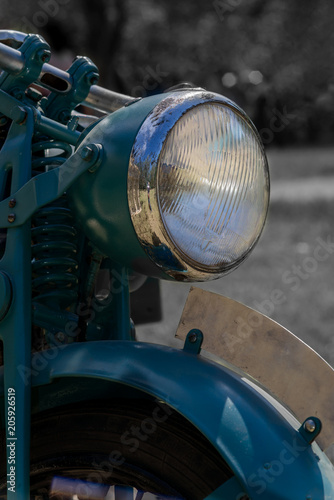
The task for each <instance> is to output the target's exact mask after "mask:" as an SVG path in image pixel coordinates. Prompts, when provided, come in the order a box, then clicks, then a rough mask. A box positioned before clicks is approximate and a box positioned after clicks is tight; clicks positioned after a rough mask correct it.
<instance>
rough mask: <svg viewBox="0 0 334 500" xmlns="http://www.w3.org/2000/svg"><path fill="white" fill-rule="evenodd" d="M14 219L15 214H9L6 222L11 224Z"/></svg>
mask: <svg viewBox="0 0 334 500" xmlns="http://www.w3.org/2000/svg"><path fill="white" fill-rule="evenodd" d="M15 219H16V215H15V214H9V215H8V222H9V223H10V224H12V223H13V222H14V221H15Z"/></svg>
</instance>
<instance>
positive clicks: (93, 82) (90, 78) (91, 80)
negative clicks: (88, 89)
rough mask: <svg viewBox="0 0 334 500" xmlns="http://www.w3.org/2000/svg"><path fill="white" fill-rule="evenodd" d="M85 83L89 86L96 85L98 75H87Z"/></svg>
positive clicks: (92, 73)
mask: <svg viewBox="0 0 334 500" xmlns="http://www.w3.org/2000/svg"><path fill="white" fill-rule="evenodd" d="M87 81H88V83H89V85H96V84H97V82H98V81H99V75H98V73H94V72H90V73H88V75H87Z"/></svg>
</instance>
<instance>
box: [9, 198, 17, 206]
mask: <svg viewBox="0 0 334 500" xmlns="http://www.w3.org/2000/svg"><path fill="white" fill-rule="evenodd" d="M15 205H16V200H15V198H12V199H11V200H9V203H8V206H9V208H14V207H15Z"/></svg>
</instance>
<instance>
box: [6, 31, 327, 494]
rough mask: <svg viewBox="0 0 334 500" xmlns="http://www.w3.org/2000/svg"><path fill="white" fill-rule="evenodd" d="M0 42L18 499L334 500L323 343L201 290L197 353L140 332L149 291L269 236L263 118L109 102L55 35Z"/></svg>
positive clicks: (199, 95)
mask: <svg viewBox="0 0 334 500" xmlns="http://www.w3.org/2000/svg"><path fill="white" fill-rule="evenodd" d="M0 42H1V43H0V68H1V70H2V72H1V74H0V147H1V149H0V190H1V198H0V227H1V228H2V229H1V240H0V241H1V245H0V252H1V256H0V257H1V260H0V338H1V340H2V363H1V365H2V366H1V372H0V376H1V384H0V390H1V398H2V399H1V400H2V406H1V417H2V418H1V423H2V434H1V459H0V466H1V476H0V477H1V485H0V488H1V495H2V498H12V499H22V500H26V499H27V498H32V499H35V500H37V499H44V498H55V499H56V498H59V499H60V498H62V499H67V498H71V499H73V500H74V499H102V498H106V499H115V500H130V499H131V500H134V499H136V500H140V499H144V500H149V499H158V498H159V499H162V498H163V499H168V498H169V499H174V500H176V499H187V500H203V499H206V500H237V499H239V500H241V499H243V500H245V499H251V500H257V499H270V500H284V499H286V500H288V499H289V500H307V499H308V500H311V499H312V500H324V499H326V500H329V499H331V500H333V499H334V469H333V466H332V464H331V462H330V460H329V459H328V458H327V456H326V454H325V451H326V450H327V449H328V448H329V447H330V445H331V444H332V443H333V442H334V439H333V438H334V425H333V424H334V417H333V415H334V404H333V394H332V387H333V381H334V376H333V370H332V368H331V367H330V366H329V365H327V364H326V363H325V361H323V360H322V359H321V358H320V357H319V356H318V355H317V354H316V353H315V352H314V351H312V350H311V349H310V348H309V347H308V346H306V345H305V344H303V343H302V342H301V341H300V340H298V339H297V338H296V337H295V336H294V335H292V334H291V333H290V332H288V331H287V330H285V329H284V328H283V327H281V326H280V325H278V324H277V323H275V322H274V321H272V320H271V319H269V318H267V317H266V316H263V315H262V314H260V313H258V312H256V311H254V310H251V309H249V308H248V307H246V306H244V305H242V304H239V303H238V302H235V301H233V300H231V299H228V298H226V297H220V296H218V295H215V294H212V293H209V292H204V291H203V290H201V289H198V288H193V289H191V292H190V294H189V297H188V300H187V302H186V305H185V308H184V312H183V314H182V318H181V320H180V325H179V328H178V331H177V336H178V337H179V338H180V339H182V340H183V343H182V347H181V348H180V349H174V348H170V347H166V346H162V345H161V346H160V345H152V344H149V343H144V342H138V341H136V337H135V326H134V323H133V321H132V319H135V317H136V315H137V314H138V313H139V314H140V312H141V310H140V309H139V312H138V310H137V311H136V306H135V300H134V299H133V297H134V296H135V294H137V296H140V297H141V298H142V299H145V293H146V292H145V290H146V289H147V287H148V289H149V288H150V287H153V288H154V287H155V286H156V283H157V282H158V281H157V280H159V279H167V280H174V281H182V282H196V281H205V280H211V279H215V278H219V277H221V276H223V275H224V274H225V273H226V272H228V271H231V270H232V269H233V268H235V267H236V266H238V265H239V264H240V263H242V261H243V260H244V259H245V258H246V257H247V255H248V254H249V252H250V251H251V250H252V249H253V247H254V246H255V244H256V242H257V240H258V238H259V237H260V234H261V231H262V229H263V226H264V223H265V219H266V214H267V209H268V203H269V175H268V166H267V160H266V156H265V153H264V150H263V147H262V144H261V141H260V139H259V136H258V134H257V132H256V130H255V128H254V126H253V124H252V123H251V121H250V120H249V118H248V117H247V116H246V114H245V113H244V112H243V111H242V110H241V109H240V108H239V107H238V106H237V105H236V104H234V103H233V102H231V101H230V100H228V99H226V98H224V97H222V96H220V95H217V94H215V93H212V92H209V91H206V90H204V89H201V88H193V86H191V85H189V84H188V85H187V84H184V85H180V86H178V87H176V88H172V89H169V90H168V91H166V92H165V93H161V94H157V95H153V96H150V97H146V98H143V99H134V98H131V97H128V96H124V95H120V94H117V93H115V92H112V91H109V90H106V89H103V88H101V87H99V86H98V85H97V83H98V69H97V68H96V66H95V65H94V64H93V62H92V61H91V60H90V59H88V58H86V57H77V58H76V59H75V60H74V62H73V64H72V65H71V67H70V68H69V69H68V70H67V71H63V70H61V69H59V68H56V67H55V66H52V65H51V64H50V63H49V60H50V47H49V45H48V44H47V43H46V41H45V40H44V39H43V38H42V37H40V36H39V35H26V34H23V33H20V32H13V31H1V32H0ZM89 109H92V110H93V111H89ZM145 280H146V281H145ZM180 286H181V285H180ZM135 290H137V291H135ZM147 300H148V301H152V304H153V303H156V302H157V301H156V296H155V295H154V293H153V294H152V293H150V294H149V295H148V296H147ZM140 307H141V308H143V306H140ZM131 318H132V319H131ZM210 353H211V354H210Z"/></svg>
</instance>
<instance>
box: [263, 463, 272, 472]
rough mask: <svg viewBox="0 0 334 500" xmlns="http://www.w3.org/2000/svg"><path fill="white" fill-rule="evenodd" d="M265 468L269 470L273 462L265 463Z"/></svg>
mask: <svg viewBox="0 0 334 500" xmlns="http://www.w3.org/2000/svg"><path fill="white" fill-rule="evenodd" d="M263 468H264V469H267V470H269V469H270V468H271V464H270V463H269V462H267V463H265V464H263Z"/></svg>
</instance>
